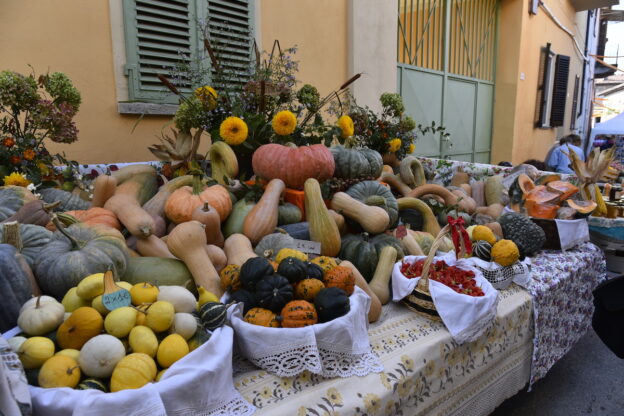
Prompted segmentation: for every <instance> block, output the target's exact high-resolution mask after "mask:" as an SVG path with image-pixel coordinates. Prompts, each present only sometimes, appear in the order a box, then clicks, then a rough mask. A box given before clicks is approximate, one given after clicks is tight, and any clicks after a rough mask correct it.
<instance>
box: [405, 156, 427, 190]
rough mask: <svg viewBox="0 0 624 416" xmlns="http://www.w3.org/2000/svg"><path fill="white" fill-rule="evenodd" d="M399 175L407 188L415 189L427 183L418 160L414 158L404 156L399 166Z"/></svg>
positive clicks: (423, 170)
mask: <svg viewBox="0 0 624 416" xmlns="http://www.w3.org/2000/svg"><path fill="white" fill-rule="evenodd" d="M399 175H400V176H401V180H402V181H403V182H404V183H405V184H406V185H408V186H410V187H412V188H416V187H418V186H423V185H424V184H426V183H427V178H426V177H425V169H424V168H423V166H422V164H421V163H420V160H418V159H416V158H415V157H414V156H406V157H405V158H403V160H402V161H401V164H400V165H399Z"/></svg>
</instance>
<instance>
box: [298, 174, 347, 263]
mask: <svg viewBox="0 0 624 416" xmlns="http://www.w3.org/2000/svg"><path fill="white" fill-rule="evenodd" d="M303 189H304V193H305V212H306V217H307V220H308V225H309V227H310V239H311V240H312V241H318V242H319V243H321V255H322V256H330V257H335V256H337V255H338V253H339V252H340V244H341V241H340V232H339V231H338V226H337V225H336V221H334V218H333V217H332V216H331V215H330V214H329V210H328V209H327V206H325V202H324V201H323V197H322V194H321V186H320V185H319V183H318V181H317V180H316V179H314V178H309V179H307V180H306V181H305V184H304V186H303Z"/></svg>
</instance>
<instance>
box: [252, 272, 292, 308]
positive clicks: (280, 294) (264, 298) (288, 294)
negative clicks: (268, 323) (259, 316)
mask: <svg viewBox="0 0 624 416" xmlns="http://www.w3.org/2000/svg"><path fill="white" fill-rule="evenodd" d="M293 296H294V294H293V287H292V285H291V284H290V282H289V281H288V279H286V278H285V277H284V276H281V275H279V274H274V275H272V276H266V277H265V278H264V279H262V280H260V281H259V282H258V283H257V284H256V299H258V306H259V307H261V308H264V309H269V310H271V311H273V312H275V313H279V312H280V311H281V310H282V308H283V307H284V305H286V304H287V303H288V302H290V301H291V300H292V299H293Z"/></svg>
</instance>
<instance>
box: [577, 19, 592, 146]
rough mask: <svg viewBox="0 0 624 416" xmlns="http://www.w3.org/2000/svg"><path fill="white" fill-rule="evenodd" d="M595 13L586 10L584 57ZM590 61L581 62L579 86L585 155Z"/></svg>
mask: <svg viewBox="0 0 624 416" xmlns="http://www.w3.org/2000/svg"><path fill="white" fill-rule="evenodd" d="M595 14H596V12H594V11H593V10H588V11H587V26H586V27H585V50H584V52H583V54H584V55H585V56H587V52H588V50H589V35H590V33H591V32H593V31H591V30H590V29H591V21H592V16H593V15H595ZM591 62H592V60H591V59H590V60H589V62H585V61H584V62H583V83H582V85H581V98H582V99H583V101H582V103H581V105H582V106H583V108H582V111H581V114H583V129H584V130H585V131H584V132H582V133H583V139H584V140H583V142H584V145H583V152H584V153H585V154H587V146H588V145H589V128H588V127H589V125H590V124H591V123H590V118H591V113H590V112H589V107H590V104H589V99H588V98H589V97H585V89H586V88H585V86H586V85H587V83H588V82H590V81H589V80H586V79H585V77H586V76H587V75H588V72H589V71H588V66H589V65H591ZM574 117H577V118H578V113H577V114H575V115H574Z"/></svg>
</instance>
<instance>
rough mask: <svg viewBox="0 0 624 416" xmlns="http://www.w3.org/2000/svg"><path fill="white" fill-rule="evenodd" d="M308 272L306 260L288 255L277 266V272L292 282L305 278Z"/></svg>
mask: <svg viewBox="0 0 624 416" xmlns="http://www.w3.org/2000/svg"><path fill="white" fill-rule="evenodd" d="M306 272H307V267H306V264H305V262H303V261H302V260H299V259H298V258H296V257H286V258H285V259H284V260H282V261H281V262H280V264H279V266H278V267H277V273H278V274H280V275H282V276H284V277H285V278H286V279H288V281H289V282H290V283H291V284H295V283H297V282H298V281H300V280H303V279H305V277H306Z"/></svg>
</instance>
